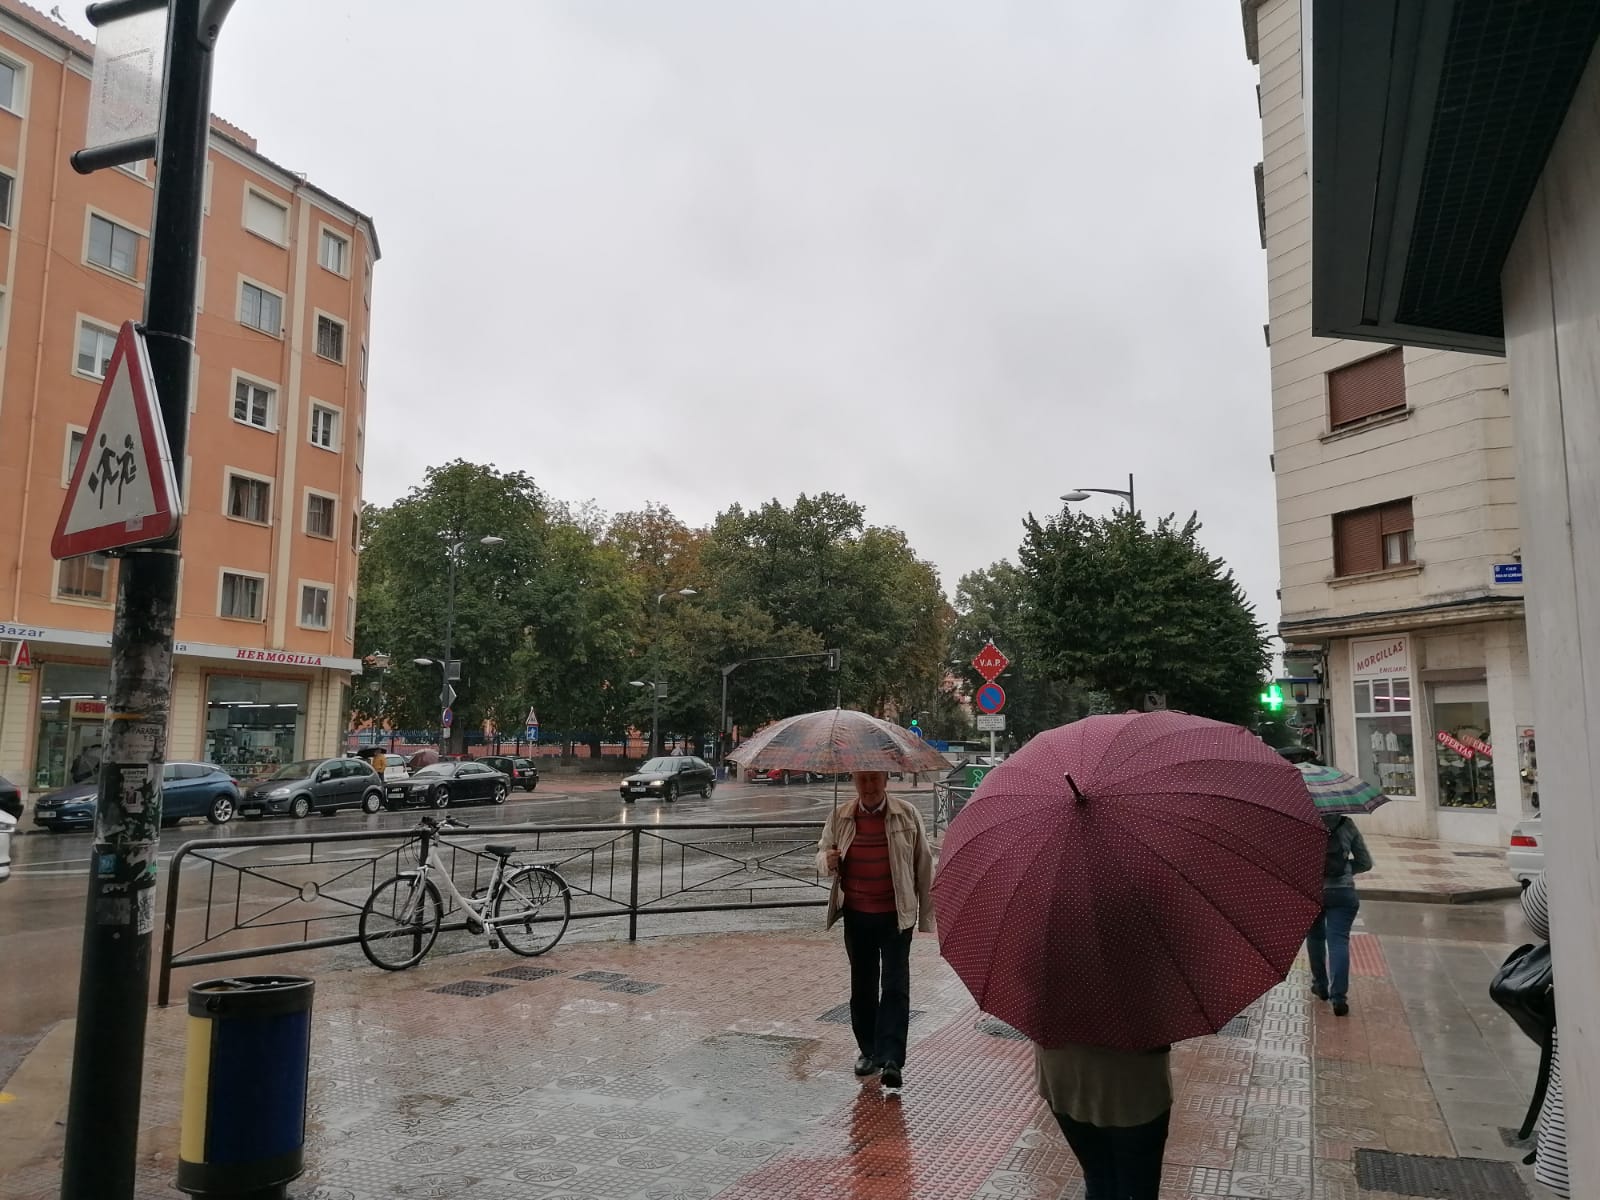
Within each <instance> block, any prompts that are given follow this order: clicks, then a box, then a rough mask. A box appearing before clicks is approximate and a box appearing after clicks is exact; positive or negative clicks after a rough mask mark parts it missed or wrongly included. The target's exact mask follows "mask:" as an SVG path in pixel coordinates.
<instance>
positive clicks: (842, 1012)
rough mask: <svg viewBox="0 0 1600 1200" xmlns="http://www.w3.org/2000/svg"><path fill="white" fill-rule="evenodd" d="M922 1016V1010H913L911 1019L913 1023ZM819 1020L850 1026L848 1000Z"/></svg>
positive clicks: (836, 1005)
mask: <svg viewBox="0 0 1600 1200" xmlns="http://www.w3.org/2000/svg"><path fill="white" fill-rule="evenodd" d="M921 1015H922V1010H921V1009H920V1008H913V1009H912V1010H911V1019H912V1020H913V1021H915V1020H916V1019H917V1018H918V1017H920V1016H921ZM817 1020H819V1021H827V1022H828V1023H829V1024H830V1025H848V1024H850V1002H849V1001H848V1000H846V1001H845V1002H844V1003H843V1004H835V1005H834V1006H833V1007H832V1008H830V1009H829V1010H828V1011H827V1012H825V1013H823V1014H822V1015H821V1016H819V1017H818V1018H817Z"/></svg>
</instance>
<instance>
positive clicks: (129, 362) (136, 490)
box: [50, 321, 178, 558]
mask: <svg viewBox="0 0 1600 1200" xmlns="http://www.w3.org/2000/svg"><path fill="white" fill-rule="evenodd" d="M177 501H178V482H177V477H176V476H175V475H174V473H173V470H172V452H171V450H170V449H169V448H168V446H167V433H166V429H165V427H163V425H162V424H161V411H160V408H159V405H158V403H157V399H156V389H155V383H154V382H153V380H152V378H151V372H150V356H149V353H148V352H147V350H146V348H145V340H144V334H143V333H142V332H140V331H139V330H138V329H136V328H135V327H134V324H133V322H132V321H128V322H126V323H124V325H123V326H122V330H121V332H120V333H118V334H117V346H116V349H115V350H114V351H113V352H112V354H111V366H110V368H109V369H108V370H107V371H106V378H105V382H104V383H103V384H101V386H100V399H99V402H98V403H96V404H95V408H94V417H93V418H92V419H91V420H90V422H89V431H88V433H87V434H85V435H84V439H83V449H82V450H81V451H80V452H79V454H78V462H77V465H76V466H74V467H73V469H72V482H71V483H70V484H68V485H67V496H66V500H65V501H64V502H63V503H62V506H61V519H60V520H59V521H57V522H56V532H55V537H53V538H52V539H51V541H50V553H51V555H52V556H53V557H55V558H76V557H77V556H78V555H80V554H103V553H105V552H106V551H108V550H116V549H119V548H121V547H124V546H138V545H141V544H143V543H145V542H154V541H159V540H160V539H162V538H165V537H170V536H171V535H172V534H173V533H174V532H176V530H177V528H178V504H177Z"/></svg>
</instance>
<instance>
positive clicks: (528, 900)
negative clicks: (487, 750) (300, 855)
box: [360, 817, 572, 971]
mask: <svg viewBox="0 0 1600 1200" xmlns="http://www.w3.org/2000/svg"><path fill="white" fill-rule="evenodd" d="M466 828H468V826H467V824H466V822H464V821H457V820H455V819H454V818H453V817H445V818H443V819H442V820H435V819H434V818H433V817H423V818H422V819H421V820H420V821H419V822H418V823H417V827H416V830H415V832H416V834H417V838H418V841H419V842H420V843H421V845H420V847H419V849H418V852H417V869H416V870H415V871H402V872H401V873H400V874H399V875H396V876H395V877H394V878H393V879H385V880H384V881H383V882H382V883H380V884H379V885H378V886H377V887H375V888H373V889H372V895H370V896H368V897H367V902H366V904H364V905H363V906H362V908H361V932H360V936H361V952H362V953H363V954H365V955H366V956H367V960H368V961H369V962H371V963H372V965H373V966H376V967H382V968H383V969H384V970H385V971H403V970H405V969H406V968H407V967H414V966H416V964H417V963H419V962H421V961H422V958H423V956H424V955H425V954H427V953H428V951H429V950H431V949H432V948H433V943H434V940H435V939H436V938H437V937H438V936H439V926H440V923H441V922H442V921H443V920H444V902H443V901H442V899H441V898H440V895H439V888H438V885H437V884H435V883H434V878H435V877H436V876H437V877H438V878H439V879H442V880H443V881H444V886H445V889H446V890H447V891H449V893H450V895H451V897H452V898H453V899H454V900H455V902H456V903H457V904H459V905H460V906H461V907H462V909H463V910H464V911H465V912H466V914H467V931H468V932H469V933H487V934H488V937H489V945H490V946H491V947H494V946H497V945H499V944H501V943H502V942H503V943H504V944H505V947H506V949H508V950H510V951H512V952H513V953H515V954H521V955H523V956H524V957H528V958H531V957H533V956H534V955H537V954H543V953H544V952H545V951H547V950H549V949H550V948H551V947H552V946H554V945H555V944H556V943H557V942H559V941H560V940H561V935H562V934H564V933H565V932H566V931H567V923H568V922H569V921H570V920H571V919H572V891H571V889H570V888H568V887H567V881H566V880H565V879H563V878H561V875H560V873H559V872H558V871H556V869H555V868H554V867H546V866H538V865H533V864H524V863H516V862H512V861H511V856H512V855H513V854H515V853H517V847H516V846H514V845H510V844H494V843H491V844H489V845H487V846H485V847H483V850H482V851H481V853H484V854H488V855H491V856H492V857H494V858H495V859H496V860H497V861H496V863H495V868H494V877H493V878H492V879H491V880H490V881H489V886H488V887H487V888H485V889H484V890H483V891H481V892H479V893H478V894H477V895H474V896H463V895H462V894H461V891H460V889H459V888H457V887H456V882H455V880H454V879H452V878H451V876H450V869H449V868H448V867H447V866H445V864H444V860H443V859H441V858H440V857H439V852H438V845H439V844H440V843H441V842H442V843H443V844H444V845H447V846H454V845H456V843H454V842H450V841H446V840H445V838H444V837H443V836H442V835H443V832H444V830H446V829H466ZM459 848H460V849H465V850H468V851H469V853H478V852H477V851H472V850H471V849H470V847H459Z"/></svg>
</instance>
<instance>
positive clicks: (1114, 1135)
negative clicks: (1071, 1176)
mask: <svg viewBox="0 0 1600 1200" xmlns="http://www.w3.org/2000/svg"><path fill="white" fill-rule="evenodd" d="M1055 1116H1056V1123H1057V1124H1058V1125H1060V1126H1061V1132H1062V1133H1064V1134H1066V1137H1067V1145H1069V1146H1071V1147H1072V1153H1073V1154H1075V1155H1077V1157H1078V1163H1079V1165H1080V1166H1082V1167H1083V1188H1084V1191H1083V1196H1084V1200H1158V1197H1159V1196H1160V1194H1161V1156H1162V1154H1163V1153H1164V1152H1165V1151H1166V1148H1167V1125H1168V1123H1169V1122H1170V1121H1171V1119H1172V1110H1171V1109H1170V1108H1169V1109H1168V1110H1167V1111H1166V1112H1164V1113H1162V1114H1161V1115H1160V1116H1159V1117H1157V1118H1156V1119H1155V1120H1154V1121H1151V1122H1149V1123H1148V1124H1144V1125H1132V1126H1129V1127H1127V1128H1115V1127H1112V1126H1106V1125H1085V1124H1084V1123H1083V1122H1082V1121H1074V1120H1073V1119H1072V1118H1071V1117H1069V1116H1067V1114H1066V1113H1059V1112H1058V1113H1056V1115H1055Z"/></svg>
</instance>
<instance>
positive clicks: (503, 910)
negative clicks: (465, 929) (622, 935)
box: [492, 867, 572, 958]
mask: <svg viewBox="0 0 1600 1200" xmlns="http://www.w3.org/2000/svg"><path fill="white" fill-rule="evenodd" d="M571 919H572V892H571V890H570V889H569V888H568V887H567V881H566V880H565V879H563V878H561V876H559V875H557V874H556V873H555V872H554V871H552V870H551V869H550V868H549V867H523V868H522V869H521V870H520V871H518V872H517V873H516V874H515V875H513V876H511V878H509V879H507V880H506V881H505V883H504V884H503V885H501V888H500V894H499V895H498V896H496V897H495V899H494V917H493V918H492V920H493V921H494V927H495V929H497V930H498V931H499V933H500V939H501V940H502V941H503V942H505V944H506V948H507V949H508V950H510V951H511V952H512V953H513V954H520V955H522V956H523V957H525V958H532V957H533V956H534V955H536V954H543V953H544V952H545V951H546V950H548V949H550V948H551V947H552V946H554V945H555V944H556V943H557V942H559V941H560V940H561V935H562V934H564V933H565V932H566V931H567V922H568V921H570V920H571Z"/></svg>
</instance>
